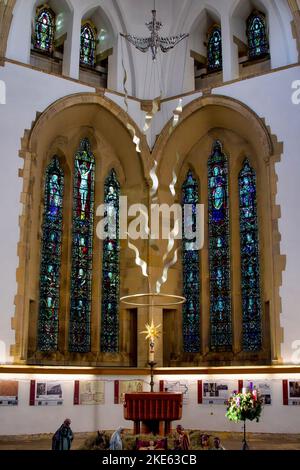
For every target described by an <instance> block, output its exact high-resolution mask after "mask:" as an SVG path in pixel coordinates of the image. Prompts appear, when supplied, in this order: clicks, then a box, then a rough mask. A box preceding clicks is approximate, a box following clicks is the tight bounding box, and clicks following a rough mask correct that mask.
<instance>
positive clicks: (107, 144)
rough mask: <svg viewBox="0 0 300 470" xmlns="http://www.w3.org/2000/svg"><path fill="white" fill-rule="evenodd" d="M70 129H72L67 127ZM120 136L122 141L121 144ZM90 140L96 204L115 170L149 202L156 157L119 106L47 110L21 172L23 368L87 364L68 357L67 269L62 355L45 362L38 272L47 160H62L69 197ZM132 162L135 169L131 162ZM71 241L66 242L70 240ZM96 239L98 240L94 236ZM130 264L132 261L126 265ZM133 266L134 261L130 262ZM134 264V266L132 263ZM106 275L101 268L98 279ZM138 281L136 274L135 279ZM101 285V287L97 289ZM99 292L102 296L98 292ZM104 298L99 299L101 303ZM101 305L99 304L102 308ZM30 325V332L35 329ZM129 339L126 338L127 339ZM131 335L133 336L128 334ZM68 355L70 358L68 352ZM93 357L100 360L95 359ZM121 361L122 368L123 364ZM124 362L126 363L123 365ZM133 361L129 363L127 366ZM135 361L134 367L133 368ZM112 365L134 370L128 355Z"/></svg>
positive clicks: (70, 103)
mask: <svg viewBox="0 0 300 470" xmlns="http://www.w3.org/2000/svg"><path fill="white" fill-rule="evenodd" d="M66 123H67V124H66ZM126 123H129V124H131V126H133V127H134V128H135V130H136V135H137V136H139V137H140V139H141V154H140V155H139V154H137V153H136V147H135V145H134V143H133V142H132V135H131V132H130V131H129V130H128V129H127V127H126ZM116 135H118V139H116ZM84 136H87V137H89V138H90V139H91V143H92V145H93V146H94V148H93V149H92V151H93V152H94V149H95V157H96V159H97V162H98V163H97V164H96V185H98V186H97V189H96V191H95V198H96V199H95V204H100V203H102V198H103V193H104V191H103V187H102V186H101V185H102V184H103V181H104V179H105V178H106V176H107V174H106V173H107V171H108V169H109V168H111V167H115V169H116V171H117V172H118V175H119V176H120V182H121V184H122V185H124V194H129V197H132V194H134V195H135V194H136V197H137V198H140V199H145V198H146V193H145V194H144V192H145V191H147V187H148V183H147V177H146V176H147V175H148V173H149V171H148V170H149V165H150V154H149V149H148V145H147V143H146V140H145V138H144V136H142V134H141V132H140V131H139V130H138V129H137V126H136V124H135V123H134V122H133V121H132V120H131V119H130V118H129V117H128V116H127V114H126V113H125V112H124V111H123V110H122V109H120V108H119V107H118V106H117V105H116V104H114V103H113V102H110V101H109V100H108V99H106V98H104V97H102V96H99V95H95V94H92V93H87V94H76V95H71V96H68V97H66V98H63V99H61V100H58V101H57V102H55V103H53V104H52V105H50V106H49V108H47V109H46V110H45V111H44V113H41V114H38V115H37V119H36V121H35V122H34V123H33V125H32V128H31V130H27V131H25V133H24V137H23V139H22V148H21V151H20V157H21V158H23V159H24V168H23V169H22V170H20V173H19V176H20V177H22V178H23V192H22V195H21V202H22V204H23V207H22V214H21V216H20V221H19V224H20V241H19V244H18V255H19V267H18V269H17V295H16V297H15V316H14V318H13V320H12V327H13V329H14V330H15V335H16V342H15V345H14V346H12V348H11V352H12V355H13V356H14V360H15V362H17V363H22V362H30V363H37V362H39V361H45V362H46V363H47V361H48V363H51V364H53V363H56V364H57V363H62V362H65V361H66V360H67V361H69V362H73V363H74V361H76V362H77V363H81V362H82V359H81V358H78V357H71V356H70V357H65V352H66V351H67V340H68V338H67V333H66V330H67V328H68V319H67V318H68V299H67V297H68V285H69V279H70V267H68V266H67V267H66V268H65V270H64V272H65V282H64V285H65V286H66V287H64V288H65V290H66V293H65V294H64V306H65V312H66V313H64V315H63V317H62V322H63V328H64V330H63V333H62V334H60V337H59V352H58V353H57V354H56V355H55V357H54V356H51V357H50V356H49V357H40V356H39V355H38V354H36V350H35V348H36V329H35V325H36V324H37V313H38V310H37V309H38V282H37V279H38V276H39V273H38V266H39V264H40V249H39V246H40V244H39V239H40V226H41V214H42V210H41V205H42V204H43V197H42V196H43V185H42V181H43V172H44V169H45V165H46V162H47V160H49V159H50V158H51V156H53V153H54V154H55V153H57V154H58V155H59V156H61V158H62V160H63V164H64V165H65V168H68V178H66V183H67V179H68V188H69V192H70V191H71V188H72V171H73V165H72V161H73V157H74V150H75V149H76V148H78V145H79V139H80V138H81V137H84ZM130 161H131V164H128V162H130ZM71 204H72V197H71V196H69V198H68V202H67V205H68V208H67V211H66V218H65V220H66V222H65V224H66V229H67V232H68V233H70V229H71V225H70V224H71V216H70V213H71V210H70V209H71ZM68 237H69V235H68V236H67V237H65V238H68ZM94 237H95V235H94ZM100 255H101V243H100V241H98V239H97V246H96V248H95V251H94V254H93V256H94V257H95V259H100ZM125 258H126V259H125ZM125 258H124V259H125V261H126V266H125V267H124V270H123V272H125V274H126V275H127V274H128V270H129V271H130V270H131V271H134V270H135V268H132V266H131V265H130V263H129V265H130V266H128V265H127V258H128V257H127V255H126V257H125ZM63 259H64V261H63V262H64V263H65V264H68V260H69V259H70V240H67V241H66V249H65V254H64V258H63ZM130 262H131V261H130ZM131 264H132V263H131ZM100 272H101V269H99V268H97V276H99V275H100ZM133 276H136V273H134V274H133ZM96 284H97V285H96ZM98 284H99V286H100V283H99V282H98V281H97V282H95V283H94V285H93V296H94V292H95V299H96V300H93V302H94V304H95V302H96V301H97V299H98V297H99V295H100V294H99V292H100V291H99V286H98ZM97 289H98V290H97ZM97 296H98V297H97ZM97 305H98V304H97ZM98 317H99V314H98V312H97V311H96V308H94V313H93V316H92V321H94V322H95V324H99V325H100V323H99V318H98ZM29 324H30V328H29ZM124 334H125V335H126V333H123V335H124ZM128 334H129V332H128ZM98 336H99V334H98V333H97V332H96V331H95V332H94V331H92V353H91V354H90V355H87V357H86V358H85V361H86V362H85V363H90V362H92V360H93V362H94V360H95V354H96V355H97V352H96V350H97V344H98V342H99V341H98ZM64 351H65V352H64ZM92 354H94V356H93V358H92ZM96 361H97V362H98V363H103V358H102V357H100V355H99V354H98V358H97V359H96ZM118 361H119V362H118ZM122 361H123V362H122ZM126 361H127V363H126ZM128 361H129V362H128ZM112 362H115V363H117V364H119V365H122V364H124V365H126V364H127V365H129V363H130V358H128V357H127V356H126V354H120V355H119V356H118V357H117V358H112Z"/></svg>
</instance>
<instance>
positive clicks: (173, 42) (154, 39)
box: [120, 9, 189, 61]
mask: <svg viewBox="0 0 300 470" xmlns="http://www.w3.org/2000/svg"><path fill="white" fill-rule="evenodd" d="M156 15H157V12H156V10H155V9H154V10H152V21H150V22H149V23H146V26H147V28H148V29H149V31H150V32H151V36H150V37H149V38H140V37H136V36H132V35H131V34H122V33H120V34H121V36H122V37H124V38H125V39H127V41H128V42H130V43H131V44H133V45H134V47H136V48H137V49H138V50H139V51H141V52H147V51H148V50H149V49H150V50H151V52H152V60H153V61H155V60H156V57H157V53H158V49H159V48H160V49H161V51H162V52H169V51H170V50H171V49H173V48H174V47H175V46H177V44H179V43H180V42H181V41H182V40H183V39H185V38H187V37H189V34H179V35H177V36H170V37H166V38H163V37H161V36H160V35H159V31H160V30H161V28H162V27H163V24H162V23H161V22H160V21H157V19H156Z"/></svg>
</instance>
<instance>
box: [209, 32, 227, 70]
mask: <svg viewBox="0 0 300 470" xmlns="http://www.w3.org/2000/svg"><path fill="white" fill-rule="evenodd" d="M222 67H223V61H222V31H221V28H220V26H218V25H215V26H213V27H212V28H211V29H210V31H209V33H208V42H207V70H208V72H218V71H220V70H222Z"/></svg>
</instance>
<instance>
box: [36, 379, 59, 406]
mask: <svg viewBox="0 0 300 470" xmlns="http://www.w3.org/2000/svg"><path fill="white" fill-rule="evenodd" d="M62 404H63V394H62V385H61V383H60V382H52V381H51V382H41V381H40V382H37V383H36V390H35V405H36V406H47V405H54V406H57V405H62Z"/></svg>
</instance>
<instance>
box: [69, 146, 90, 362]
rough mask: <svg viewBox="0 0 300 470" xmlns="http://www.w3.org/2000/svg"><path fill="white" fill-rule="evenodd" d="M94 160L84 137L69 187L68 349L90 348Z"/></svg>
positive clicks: (74, 350) (73, 350) (85, 349)
mask: <svg viewBox="0 0 300 470" xmlns="http://www.w3.org/2000/svg"><path fill="white" fill-rule="evenodd" d="M94 185H95V159H94V155H93V154H92V152H91V146H90V142H89V140H88V139H83V140H82V141H81V142H80V148H79V150H78V152H77V153H76V155H75V165H74V186H73V230H72V277H71V313H70V339H69V350H70V351H71V352H81V353H86V352H89V351H90V348H91V295H92V265H93V228H94Z"/></svg>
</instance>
